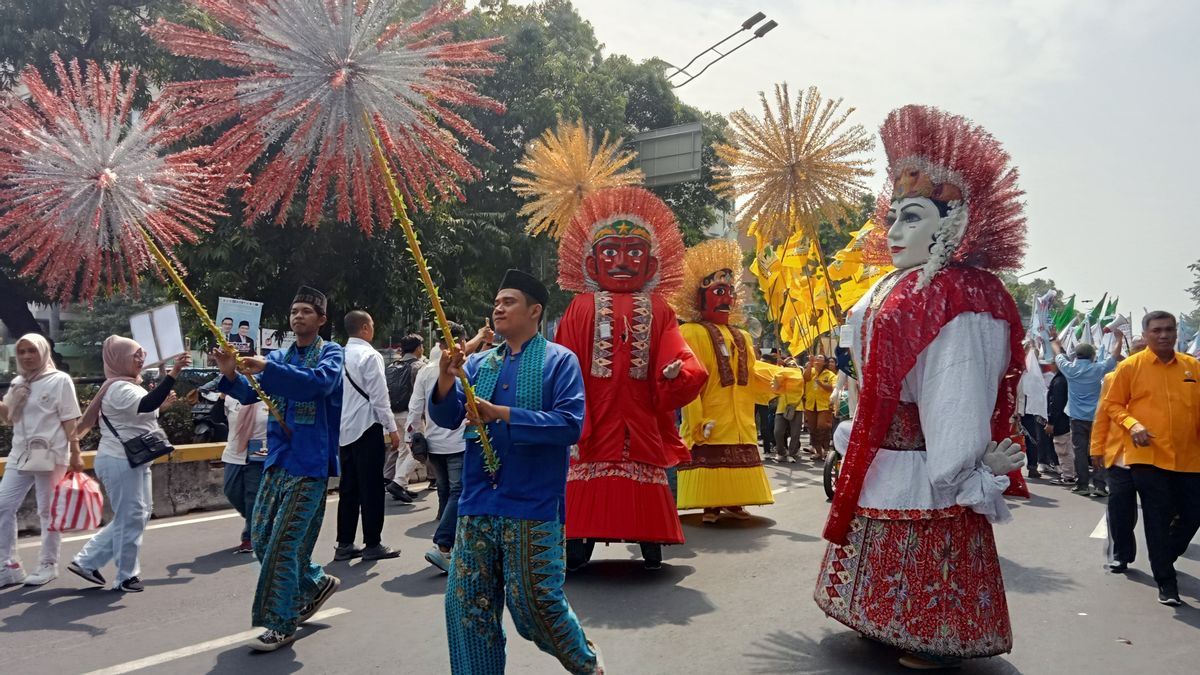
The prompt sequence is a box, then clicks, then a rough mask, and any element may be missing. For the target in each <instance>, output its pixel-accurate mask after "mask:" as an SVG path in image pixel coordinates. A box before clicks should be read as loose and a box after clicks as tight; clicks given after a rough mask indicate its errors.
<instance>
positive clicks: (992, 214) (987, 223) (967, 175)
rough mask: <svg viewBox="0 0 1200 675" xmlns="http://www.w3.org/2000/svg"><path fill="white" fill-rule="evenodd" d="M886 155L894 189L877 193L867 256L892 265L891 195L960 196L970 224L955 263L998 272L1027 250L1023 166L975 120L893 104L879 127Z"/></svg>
mask: <svg viewBox="0 0 1200 675" xmlns="http://www.w3.org/2000/svg"><path fill="white" fill-rule="evenodd" d="M879 134H880V136H882V138H883V147H884V150H885V151H886V152H887V158H888V178H889V180H890V188H891V189H890V190H885V191H884V192H883V194H881V195H880V196H879V203H878V207H877V209H876V212H875V222H876V224H877V225H879V227H877V228H876V229H875V230H874V231H873V232H871V234H870V235H869V237H868V239H867V241H866V243H865V245H864V253H863V258H864V260H865V261H866V262H868V263H871V264H876V265H883V264H890V263H891V254H890V253H889V250H888V243H887V230H888V228H887V211H888V208H889V206H890V204H891V202H892V200H893V199H900V198H904V197H927V198H929V199H935V200H939V201H957V200H961V201H962V202H963V203H964V204H965V206H966V208H967V214H968V219H967V228H966V232H965V233H964V235H963V238H962V242H961V243H960V244H959V245H958V247H957V248H956V249H955V251H954V253H953V254H952V255H951V257H950V263H951V264H959V265H970V266H972V267H980V268H983V269H987V270H992V271H1002V270H1016V269H1019V268H1020V267H1021V259H1022V258H1023V257H1024V255H1025V229H1026V227H1025V216H1024V208H1025V205H1024V204H1023V203H1022V202H1021V197H1022V196H1023V195H1024V194H1025V193H1024V192H1022V191H1021V189H1020V188H1018V187H1017V169H1016V167H1012V166H1009V162H1010V158H1009V156H1008V153H1007V152H1005V151H1004V148H1003V147H1001V145H1000V142H999V141H997V140H996V139H995V138H994V137H993V136H992V135H991V134H989V133H988V132H987V131H986V130H984V129H983V128H982V127H979V126H977V125H975V124H972V123H971V121H970V120H968V119H966V118H965V117H960V116H958V115H951V114H949V113H946V112H943V111H941V110H938V109H937V108H933V107H930V106H919V105H908V106H904V107H903V108H899V109H897V110H893V111H892V112H891V114H889V115H888V117H887V120H886V121H884V123H883V127H882V128H881V129H880V131H879Z"/></svg>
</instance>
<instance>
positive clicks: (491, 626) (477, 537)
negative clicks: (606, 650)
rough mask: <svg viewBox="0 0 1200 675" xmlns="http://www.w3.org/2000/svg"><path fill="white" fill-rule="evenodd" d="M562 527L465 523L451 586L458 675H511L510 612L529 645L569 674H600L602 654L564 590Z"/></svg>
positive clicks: (488, 520)
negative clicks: (507, 674) (506, 616)
mask: <svg viewBox="0 0 1200 675" xmlns="http://www.w3.org/2000/svg"><path fill="white" fill-rule="evenodd" d="M563 543H564V535H563V526H562V523H559V522H556V521H538V520H519V519H516V518H504V517H500V516H463V517H461V518H459V519H458V531H457V534H456V536H455V540H454V551H453V553H452V554H451V560H452V561H453V562H452V566H451V568H450V579H449V583H448V584H447V585H446V632H447V635H448V637H449V643H450V669H451V671H452V672H453V673H455V675H501V674H502V673H504V663H505V637H504V627H503V625H502V623H501V618H502V616H503V613H504V605H505V603H506V602H507V604H508V609H509V611H510V612H512V617H513V623H515V624H516V625H517V632H518V633H520V634H521V637H523V638H525V639H527V640H532V641H533V643H534V644H536V645H537V646H538V648H539V649H541V650H542V651H544V652H546V653H547V654H550V655H551V656H554V657H555V658H557V659H558V660H559V662H560V663H562V665H563V667H564V668H566V669H567V671H568V672H571V673H576V674H578V675H584V674H589V673H593V672H595V670H596V653H595V652H594V651H593V650H592V647H591V645H590V644H589V643H588V641H587V638H586V637H584V634H583V628H582V627H581V626H580V625H579V619H578V618H577V617H576V616H575V612H573V611H571V606H570V605H569V604H567V598H566V596H565V595H564V594H563V590H562V586H563V581H564V580H565V578H566V562H565V558H564V556H565V553H564V550H563Z"/></svg>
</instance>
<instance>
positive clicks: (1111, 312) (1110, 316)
mask: <svg viewBox="0 0 1200 675" xmlns="http://www.w3.org/2000/svg"><path fill="white" fill-rule="evenodd" d="M1120 300H1121V299H1120V298H1113V300H1112V302H1110V303H1108V305H1107V306H1106V307H1105V308H1104V316H1103V317H1101V318H1100V325H1101V326H1108V324H1110V323H1112V322H1113V321H1115V320H1116V318H1117V302H1119V301H1120Z"/></svg>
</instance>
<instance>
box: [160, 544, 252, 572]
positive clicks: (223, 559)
mask: <svg viewBox="0 0 1200 675" xmlns="http://www.w3.org/2000/svg"><path fill="white" fill-rule="evenodd" d="M252 562H254V556H253V555H252V554H250V553H234V552H233V547H232V546H230V547H229V548H226V549H221V550H219V551H213V552H212V553H208V554H205V555H202V556H200V557H198V558H196V559H194V560H189V561H187V562H178V563H171V564H170V565H167V568H166V569H167V577H168V578H174V577H177V576H179V574H180V573H181V572H190V573H191V576H200V575H207V574H216V573H217V572H220V571H222V570H226V569H229V568H232V567H240V566H242V565H247V564H250V563H252Z"/></svg>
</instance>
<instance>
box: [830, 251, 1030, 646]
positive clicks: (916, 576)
mask: <svg viewBox="0 0 1200 675" xmlns="http://www.w3.org/2000/svg"><path fill="white" fill-rule="evenodd" d="M916 278H917V271H916V270H908V271H905V272H897V273H893V274H891V275H889V276H888V277H885V278H884V279H882V280H880V281H879V282H878V283H877V284H876V285H875V286H874V287H873V288H872V289H871V291H870V292H869V293H868V294H867V296H866V297H864V298H863V299H862V300H861V301H860V302H859V303H858V305H857V306H856V307H855V308H854V310H853V311H852V312H851V313H850V317H851V318H850V325H851V326H852V328H853V334H854V340H853V344H852V346H851V350H852V353H853V356H854V359H855V363H856V364H857V365H859V366H860V367H859V373H860V375H861V377H862V394H861V398H860V400H859V405H858V409H857V412H856V415H855V420H854V426H853V430H852V431H851V432H850V434H849V447H848V449H846V448H843V447H839V450H843V451H844V452H846V460H845V461H844V463H843V468H842V475H841V478H840V479H839V483H838V490H837V495H836V497H835V500H834V505H833V507H832V509H831V511H830V515H829V521H828V523H827V524H826V529H825V537H826V538H827V539H829V540H830V541H831V542H832V543H831V544H830V545H829V548H828V550H827V552H826V555H825V558H824V561H823V564H822V567H821V572H820V576H819V577H818V579H817V588H816V593H815V599H816V602H817V604H818V605H819V606H820V607H821V609H822V610H824V611H825V613H826V614H828V615H829V616H831V617H833V618H835V619H837V620H838V621H840V622H842V623H844V624H845V625H847V626H849V627H851V628H853V629H854V630H857V631H859V632H860V633H862V634H863V635H865V636H867V637H870V638H873V639H876V640H879V641H881V642H884V643H887V644H891V645H894V646H896V647H899V648H901V649H904V650H906V651H910V652H915V653H923V654H931V655H936V656H944V657H953V658H970V657H978V656H991V655H995V654H1001V653H1004V652H1008V651H1010V650H1011V649H1012V629H1011V626H1010V623H1009V617H1008V605H1007V602H1006V600H1005V595H1004V580H1003V578H1002V577H1001V573H1000V563H999V560H998V557H997V553H996V544H995V540H994V539H993V537H992V523H996V522H1002V521H1005V520H1008V519H1009V518H1011V516H1010V515H1009V511H1008V506H1007V505H1006V504H1005V501H1004V497H1003V493H1004V491H1005V489H1006V488H1007V487H1008V486H1009V477H1006V476H994V475H992V473H991V471H990V470H989V469H988V468H987V467H986V466H984V465H983V464H982V462H981V460H982V457H983V454H984V452H985V449H986V447H987V445H988V442H989V441H992V440H997V441H998V440H1002V439H1003V438H1006V437H1008V435H1009V430H1010V428H1011V427H1010V424H1011V421H1010V420H1011V416H1012V413H1013V407H1014V400H1015V389H1016V384H1017V380H1018V377H1019V374H1020V370H1021V349H1020V341H1021V335H1022V333H1023V330H1022V328H1021V321H1020V317H1019V315H1018V314H1017V309H1016V306H1015V304H1014V303H1013V300H1012V298H1011V296H1009V294H1008V292H1007V291H1006V290H1005V288H1004V285H1003V284H1002V283H1001V282H1000V281H999V280H998V279H997V278H996V277H995V276H993V275H991V274H990V273H988V272H986V271H983V270H979V269H975V268H969V267H950V268H947V269H944V270H942V271H941V272H939V273H938V274H937V275H936V276H935V277H934V278H933V280H932V282H931V283H930V285H929V287H928V288H926V289H923V290H917V289H915V282H916ZM846 436H847V435H846V434H845V433H844V432H843V433H839V434H838V444H839V445H840V446H841V445H843V444H845V443H846Z"/></svg>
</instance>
